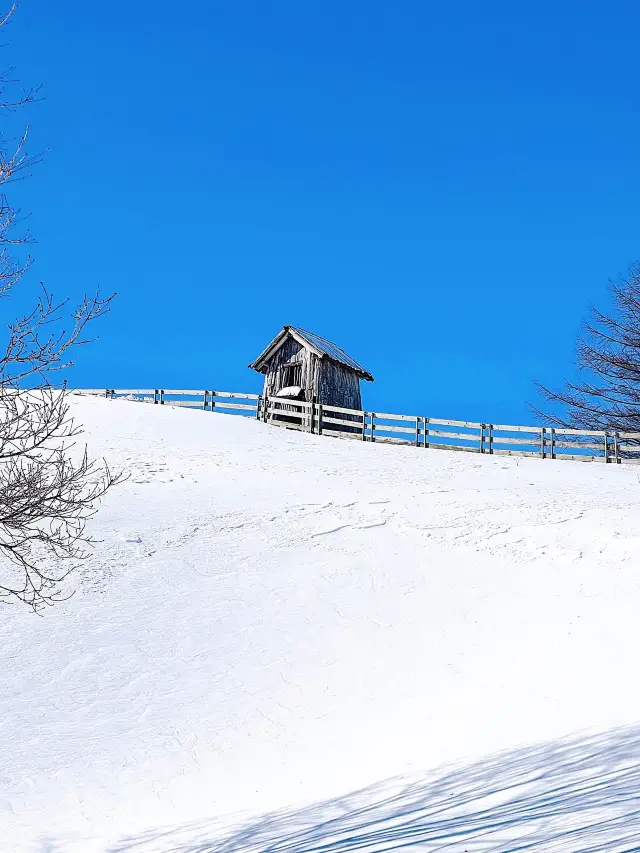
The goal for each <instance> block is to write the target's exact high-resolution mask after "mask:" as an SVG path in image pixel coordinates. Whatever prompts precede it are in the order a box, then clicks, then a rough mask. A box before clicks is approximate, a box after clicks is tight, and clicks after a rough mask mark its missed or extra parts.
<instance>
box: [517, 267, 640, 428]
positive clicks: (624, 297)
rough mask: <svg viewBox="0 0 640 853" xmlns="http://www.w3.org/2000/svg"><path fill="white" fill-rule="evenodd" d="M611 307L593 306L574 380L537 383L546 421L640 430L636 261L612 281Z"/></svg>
mask: <svg viewBox="0 0 640 853" xmlns="http://www.w3.org/2000/svg"><path fill="white" fill-rule="evenodd" d="M611 292H612V297H613V309H612V311H611V313H610V314H605V313H604V312H603V311H600V310H598V309H597V308H592V309H591V319H590V320H588V321H586V322H585V323H584V324H583V329H582V334H581V336H580V337H579V338H578V342H577V350H576V362H577V367H578V378H577V380H575V381H572V382H571V381H569V382H566V383H565V387H564V388H563V389H561V390H553V389H550V388H548V387H547V386H545V385H542V384H539V385H538V388H539V390H540V391H541V393H542V395H543V397H544V399H545V400H546V402H547V403H548V404H550V410H549V411H542V410H540V409H539V408H538V407H534V409H535V411H536V412H537V413H538V415H539V416H540V417H541V418H543V419H544V420H547V421H548V420H553V421H555V422H556V423H558V422H559V423H560V424H561V425H562V426H566V427H574V428H578V429H592V430H593V429H596V430H609V431H611V432H640V264H636V265H634V266H632V267H631V269H630V270H629V272H628V274H627V275H626V276H625V277H624V278H622V279H621V280H620V281H617V282H612V283H611Z"/></svg>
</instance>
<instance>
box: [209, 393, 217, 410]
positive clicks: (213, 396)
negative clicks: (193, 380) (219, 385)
mask: <svg viewBox="0 0 640 853" xmlns="http://www.w3.org/2000/svg"><path fill="white" fill-rule="evenodd" d="M209 396H210V397H211V411H213V409H214V406H215V404H216V402H215V399H214V398H215V396H216V392H215V391H213V390H211V389H209Z"/></svg>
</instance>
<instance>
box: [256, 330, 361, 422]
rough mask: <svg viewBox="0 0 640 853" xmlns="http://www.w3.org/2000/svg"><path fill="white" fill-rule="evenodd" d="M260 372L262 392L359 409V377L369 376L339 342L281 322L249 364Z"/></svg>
mask: <svg viewBox="0 0 640 853" xmlns="http://www.w3.org/2000/svg"><path fill="white" fill-rule="evenodd" d="M249 367H251V368H252V369H253V370H257V371H258V372H259V373H264V392H263V393H264V395H265V396H268V397H278V396H281V397H283V398H289V399H292V400H302V401H305V402H307V403H311V402H316V403H322V404H324V405H328V406H341V407H343V408H345V409H362V398H361V396H360V380H361V379H366V380H367V381H368V382H373V376H372V375H371V374H370V373H369V372H368V371H367V370H365V369H364V367H362V366H361V365H360V364H358V362H357V361H355V360H354V359H353V358H351V356H350V355H347V353H346V352H345V351H344V350H342V349H340V347H339V346H336V344H334V343H332V342H331V341H328V340H327V339H326V338H321V337H320V335H316V334H314V333H313V332H308V331H306V330H305V329H297V328H295V327H294V326H285V327H284V328H283V329H282V331H281V332H280V333H279V334H278V335H276V337H275V338H274V339H273V340H272V341H271V343H270V344H269V346H268V347H267V348H266V349H265V350H264V352H262V353H261V354H260V355H259V356H258V358H257V359H256V360H255V361H254V362H253V363H252V364H250V365H249Z"/></svg>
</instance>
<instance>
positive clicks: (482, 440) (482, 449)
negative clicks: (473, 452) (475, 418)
mask: <svg viewBox="0 0 640 853" xmlns="http://www.w3.org/2000/svg"><path fill="white" fill-rule="evenodd" d="M480 453H484V424H480Z"/></svg>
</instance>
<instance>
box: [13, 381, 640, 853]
mask: <svg viewBox="0 0 640 853" xmlns="http://www.w3.org/2000/svg"><path fill="white" fill-rule="evenodd" d="M74 408H75V413H76V415H77V417H78V418H79V420H80V421H81V422H83V423H84V425H85V427H86V432H87V441H88V443H89V446H90V449H91V451H92V453H93V454H99V455H104V456H105V457H106V458H107V460H108V461H109V463H110V464H112V465H113V466H114V467H125V468H126V469H127V470H129V471H130V472H131V478H130V480H129V481H128V482H127V483H125V484H124V485H122V486H120V487H119V488H117V489H116V490H113V491H112V492H111V494H110V495H109V496H108V498H107V500H106V501H105V503H104V505H103V507H102V509H101V512H100V514H99V515H98V517H97V518H96V520H95V522H94V524H93V528H92V529H93V532H94V533H95V535H96V536H97V537H98V538H99V539H101V540H102V541H101V542H100V543H99V544H98V545H97V547H96V549H95V553H94V555H93V557H92V558H91V559H90V561H89V562H88V563H87V564H86V566H85V567H84V569H83V571H82V573H81V574H78V575H77V576H76V577H75V584H76V586H77V587H78V593H77V595H76V596H75V597H74V598H72V599H71V600H70V601H69V602H67V603H65V604H61V605H59V606H58V607H56V608H55V609H53V610H50V611H47V612H46V613H45V615H44V617H42V618H40V617H37V616H34V615H33V614H31V613H30V612H29V611H28V610H26V609H25V608H24V607H21V606H17V605H11V606H9V605H4V606H1V607H0V642H1V646H0V648H1V649H2V667H1V669H0V849H1V850H2V851H5V850H6V851H11V853H22V851H28V853H61V851H64V853H107V851H109V853H116V851H118V853H123V851H136V853H138V851H139V853H151V851H154V852H155V853H168V851H176V853H177V851H180V853H204V852H205V851H214V850H215V851H220V853H221V851H223V850H225V851H231V850H234V851H236V850H237V851H239V850H252V851H258V850H260V851H262V850H267V849H269V850H280V849H282V850H284V849H286V850H288V851H295V853H301V851H307V850H312V849H318V848H319V847H321V846H323V845H330V844H334V845H335V846H334V848H330V847H329V846H323V849H335V850H340V851H342V850H385V849H391V848H392V847H393V849H398V847H402V846H403V845H405V844H406V845H408V844H409V843H410V841H414V842H415V841H416V839H417V840H420V839H427V838H429V839H431V841H430V842H429V844H427V845H426V846H425V847H424V849H429V850H435V849H442V848H441V847H437V844H436V839H439V843H440V844H441V845H444V844H445V842H446V841H447V839H448V841H449V842H450V845H451V846H449V847H447V850H453V851H458V850H460V851H462V850H469V851H471V850H474V851H475V850H483V851H489V850H491V851H494V850H495V851H497V850H501V851H506V850H509V849H512V848H511V847H510V846H509V842H508V839H513V838H521V837H522V836H523V835H526V836H527V838H528V839H529V843H531V844H532V845H533V846H532V849H533V850H545V851H547V850H563V851H566V850H574V849H575V850H578V849H587V848H588V847H589V845H593V844H596V845H599V846H597V849H598V850H605V849H607V850H614V849H616V850H617V849H629V847H628V845H627V846H624V845H623V846H622V847H615V846H607V845H608V844H609V843H610V842H611V843H613V841H612V840H615V839H616V838H619V837H622V834H621V833H623V832H626V833H628V832H629V831H630V829H629V827H631V829H632V830H634V831H635V832H636V836H637V833H638V831H639V829H640V827H639V825H638V823H637V822H638V818H637V816H635V817H634V816H633V814H632V811H633V810H632V808H631V806H630V805H629V802H630V801H631V802H632V803H633V798H634V796H638V790H639V788H638V784H637V782H638V780H637V779H636V780H635V781H636V784H635V788H634V787H633V786H632V785H631V787H629V786H630V779H631V777H630V776H629V775H628V774H629V773H633V772H635V771H634V770H633V769H631V770H629V769H628V767H627V765H629V767H631V768H633V767H637V765H638V759H639V758H640V747H639V746H638V743H639V742H640V737H639V736H638V733H637V731H636V729H635V728H633V726H634V724H635V723H636V722H637V721H638V720H639V719H640V685H639V683H638V678H637V672H638V648H639V640H640V628H639V621H638V613H639V612H640V481H639V474H638V469H637V468H634V467H627V466H604V465H602V466H600V465H595V464H586V463H570V462H563V463H560V462H557V463H552V462H548V461H547V462H541V461H538V460H527V459H525V460H516V459H510V458H504V457H488V456H486V457H478V456H475V455H471V454H469V455H467V454H456V453H447V452H442V451H425V450H417V449H415V448H399V447H390V446H376V445H370V444H361V443H357V442H354V443H351V442H342V441H338V440H335V439H330V438H322V437H317V436H312V435H307V434H301V433H294V432H289V431H284V430H278V429H276V428H273V427H266V426H264V425H261V424H258V423H256V422H254V421H251V420H244V419H242V418H239V417H231V416H224V415H218V414H216V415H212V414H210V413H206V412H198V411H184V410H180V409H172V408H169V407H162V408H161V407H158V406H155V407H152V406H143V405H140V404H138V403H132V402H125V401H107V400H101V399H86V398H85V399H79V400H78V401H77V402H75V403H74ZM620 726H627V727H628V726H632V728H626V729H625V730H623V731H613V730H614V729H615V728H616V727H620ZM585 732H587V733H589V738H588V739H586V740H585V739H584V738H582V739H579V740H578V741H575V742H565V741H564V740H562V739H564V738H566V737H568V736H573V735H579V734H580V733H585ZM551 742H553V745H551V746H549V745H548V744H550V743H551ZM523 747H528V748H527V749H526V750H525V751H524V752H522V751H517V750H521V749H522V748H523ZM502 750H506V751H507V753H506V754H505V755H504V756H502V757H500V758H499V759H496V758H495V753H497V752H498V751H502ZM438 768H444V769H438ZM451 768H456V769H455V771H454V770H452V769H451ZM625 768H627V769H625ZM625 773H626V774H627V775H625ZM541 774H543V775H542V776H541ZM545 774H546V775H545ZM607 774H609V776H607ZM393 778H395V780H396V781H394V782H389V781H387V780H389V779H393ZM607 778H608V779H609V785H608V787H607V786H603V785H602V784H601V782H599V781H598V780H602V779H607ZM408 780H411V782H412V787H409V788H407V787H406V785H407V782H408ZM532 780H537V781H532ZM616 784H617V785H618V789H619V791H618V794H617V795H616V796H614V795H613V794H612V793H611V791H612V790H618V789H616V788H615V786H616ZM370 785H373V786H375V787H374V788H372V789H371V790H368V791H364V792H360V793H353V792H355V791H357V790H358V789H359V788H362V787H365V786H370ZM515 785H518V786H520V785H525V787H524V788H522V789H521V788H520V787H517V788H516V787H513V788H510V786H515ZM551 791H554V792H555V793H554V794H553V796H551V794H550V792H551ZM558 791H564V792H565V794H566V796H564V795H562V794H558ZM624 791H627V792H628V796H626V797H625V796H623V793H624ZM523 792H524V793H523ZM566 792H568V793H566ZM607 792H609V793H607ZM346 795H349V796H346ZM344 796H346V799H342V800H338V801H336V800H335V799H334V800H333V801H332V802H325V801H328V800H330V799H331V798H335V797H344ZM485 797H486V798H487V799H485ZM550 797H551V798H550ZM554 797H555V799H554ZM514 798H515V799H514ZM629 798H631V800H630V799H629ZM549 803H555V804H557V803H560V805H559V806H557V807H554V808H555V811H554V810H553V808H552V807H551V806H550V805H549ZM417 804H418V805H417ZM419 804H421V805H419ZM550 808H551V809H552V812H553V813H551V814H550V813H549V809H550ZM634 808H635V809H636V810H637V809H638V808H640V804H638V802H635V806H634ZM420 809H422V811H420ZM429 809H430V810H431V811H429ZM540 809H542V811H540ZM544 809H546V811H544ZM612 809H614V811H615V814H614V813H613V812H612V811H611V810H612ZM272 810H278V816H276V817H274V818H273V819H272V820H270V821H264V820H261V819H259V816H260V815H263V814H264V813H266V812H268V811H272ZM280 810H285V811H280ZM425 815H426V817H425ZM429 815H431V817H429ZM470 815H473V817H470ZM496 815H498V816H500V815H501V816H502V817H496ZM419 816H421V817H419ZM614 818H615V820H614ZM420 820H421V821H422V823H420ZM603 820H604V821H605V823H604V824H603V823H602V821H603ZM331 821H333V822H331ZM554 821H555V822H554ZM581 821H582V823H580V822H581ZM612 821H613V823H612ZM633 821H636V823H635V824H634V826H632V825H631V824H632V822H633ZM192 822H193V823H192ZM405 824H407V826H405ZM556 824H557V826H556ZM592 824H593V826H595V827H596V828H595V829H594V828H593V827H592ZM496 826H497V830H496ZM420 827H422V828H421V829H420ZM425 827H426V828H425ZM434 827H436V829H434ZM491 827H493V830H494V831H495V832H497V834H488V833H489V830H490V829H491ZM576 827H577V828H576ZM603 827H604V829H603ZM634 828H635V829H634ZM419 831H420V832H422V833H423V835H419V834H418V832H419ZM461 832H462V833H463V835H459V833H461ZM465 832H467V833H468V834H466V835H465V834H464V833H465ZM558 832H560V833H562V832H565V833H567V835H566V837H565V836H562V838H561V839H560V841H558V840H557V835H558ZM570 832H572V833H573V834H571V835H570V834H569V833H570ZM606 832H609V833H610V835H607V834H606ZM340 833H341V834H340ZM428 833H431V835H429V834H428ZM434 833H435V834H434ZM456 833H458V835H456ZM474 833H475V834H474ZM589 833H591V835H590V834H589ZM338 837H340V838H342V839H343V840H342V841H341V842H338V841H336V838H338ZM225 838H226V841H225V840H224V839H225ZM480 838H481V839H482V840H481V841H480V840H478V839H480ZM344 839H349V840H348V841H345V840H344ZM474 839H475V840H474ZM554 839H555V840H554ZM585 839H586V840H585ZM636 840H637V837H636ZM276 842H277V843H276ZM425 844H426V842H425ZM572 844H576V845H578V846H571V845H572ZM385 845H387V846H385ZM536 845H537V846H536ZM554 845H558V846H554ZM579 845H582V846H579ZM419 849H422V848H419ZM594 849H596V848H594Z"/></svg>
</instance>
